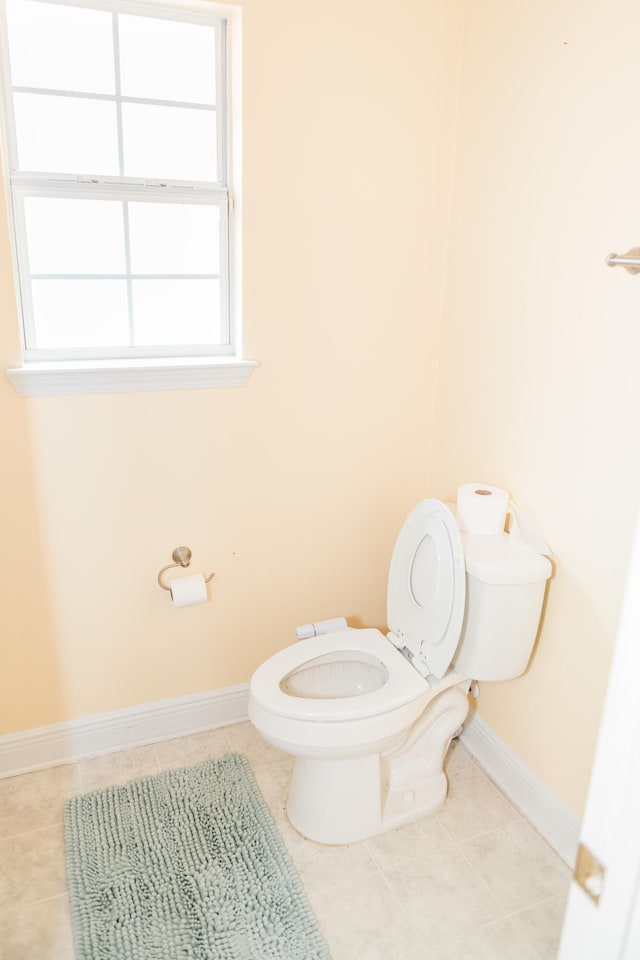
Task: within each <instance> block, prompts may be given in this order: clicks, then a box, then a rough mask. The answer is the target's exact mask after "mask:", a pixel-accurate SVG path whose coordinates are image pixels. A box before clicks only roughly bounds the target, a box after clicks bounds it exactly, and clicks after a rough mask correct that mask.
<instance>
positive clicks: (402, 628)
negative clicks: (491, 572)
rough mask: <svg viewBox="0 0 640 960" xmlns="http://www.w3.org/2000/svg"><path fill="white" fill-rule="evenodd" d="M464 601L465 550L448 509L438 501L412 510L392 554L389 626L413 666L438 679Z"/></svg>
mask: <svg viewBox="0 0 640 960" xmlns="http://www.w3.org/2000/svg"><path fill="white" fill-rule="evenodd" d="M464 601H465V563H464V550H463V546H462V540H461V537H460V531H459V530H458V525H457V523H456V521H455V518H454V517H453V514H452V513H451V511H450V510H449V509H448V507H447V506H446V505H445V504H444V503H443V502H442V501H441V500H422V501H421V502H420V503H419V504H418V505H417V507H414V509H413V510H412V511H411V513H410V514H409V516H408V517H407V519H406V520H405V523H404V526H403V527H402V530H401V531H400V533H399V535H398V539H397V540H396V545H395V547H394V550H393V555H392V557H391V568H390V570H389V582H388V591H387V620H388V624H389V629H390V630H391V631H392V633H394V634H395V636H396V637H397V638H398V640H399V641H400V646H406V647H408V649H409V650H410V651H411V653H412V654H413V658H414V659H413V662H414V666H416V668H417V669H418V670H420V672H421V673H424V674H425V676H428V675H431V676H434V677H437V678H438V679H440V678H441V677H443V676H444V674H445V673H446V672H447V670H448V668H449V665H450V663H451V661H452V659H453V656H454V654H455V652H456V647H457V646H458V640H459V639H460V632H461V630H462V621H463V619H464Z"/></svg>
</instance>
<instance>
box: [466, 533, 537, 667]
mask: <svg viewBox="0 0 640 960" xmlns="http://www.w3.org/2000/svg"><path fill="white" fill-rule="evenodd" d="M462 541H463V544H464V552H465V566H466V580H467V583H466V586H467V595H466V603H465V616H464V622H463V626H462V632H461V634H460V642H459V644H458V647H457V649H456V653H455V656H454V658H453V664H454V665H455V667H456V669H457V670H458V671H460V672H461V673H463V674H464V675H465V676H466V677H471V678H472V679H474V680H510V679H511V678H513V677H518V676H520V674H521V673H524V671H525V670H526V668H527V664H528V662H529V658H530V657H531V651H532V650H533V645H534V643H535V639H536V635H537V633H538V627H539V625H540V614H541V613H542V603H543V600H544V593H545V588H546V583H547V580H548V579H549V577H550V576H551V573H552V567H551V563H550V561H549V560H548V559H547V558H546V557H543V556H542V555H541V554H539V553H536V552H535V551H533V550H523V549H515V548H514V547H513V546H512V544H511V538H510V536H509V534H507V533H500V534H497V535H495V536H477V535H476V536H473V535H471V534H465V533H463V534H462Z"/></svg>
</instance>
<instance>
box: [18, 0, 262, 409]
mask: <svg viewBox="0 0 640 960" xmlns="http://www.w3.org/2000/svg"><path fill="white" fill-rule="evenodd" d="M65 2H66V3H69V4H70V5H75V6H85V5H87V6H88V5H89V4H88V3H87V4H85V3H84V2H83V0H65ZM90 5H91V6H94V7H95V6H104V7H105V8H107V9H113V6H114V5H117V0H116V4H114V3H113V0H104V2H103V3H101V2H100V0H98V2H97V3H95V2H92V3H91V4H90ZM138 5H139V7H140V10H141V12H142V10H143V9H144V7H145V6H147V7H158V6H162V7H163V8H165V9H167V10H168V11H170V10H171V9H174V10H176V11H190V12H192V13H203V14H205V15H207V16H212V15H213V16H219V17H224V18H225V19H226V21H227V57H226V65H227V76H226V87H227V110H228V121H229V122H228V137H227V158H226V161H227V171H228V185H229V219H230V230H229V261H230V264H229V295H230V299H231V301H232V304H233V306H232V310H231V316H230V324H231V327H232V330H231V335H232V343H234V344H235V352H234V353H233V354H229V355H218V356H206V357H203V356H184V357H180V356H172V357H149V358H136V359H104V360H60V361H53V360H52V361H40V360H24V359H23V362H22V364H21V365H20V366H16V367H11V368H9V369H7V371H6V373H7V376H8V377H9V380H10V381H11V383H12V384H13V386H14V387H15V389H16V391H17V393H18V394H19V395H20V396H25V397H35V396H50V395H61V394H86V393H122V392H130V391H136V392H137V391H146V390H185V389H207V388H211V387H235V386H244V385H245V384H246V383H247V381H248V379H249V377H250V375H251V373H252V372H253V370H254V369H255V368H256V367H257V366H259V362H258V361H257V360H249V359H246V358H245V357H244V356H243V355H242V321H241V317H242V300H241V295H242V268H241V259H240V258H241V252H242V237H241V211H242V203H241V178H240V172H241V169H242V125H241V117H240V110H239V107H240V104H241V102H242V50H241V31H240V27H241V22H242V10H241V8H240V7H236V6H231V5H222V4H217V3H213V2H209V0H168V2H167V0H138ZM0 53H1V54H2V57H3V59H4V60H5V62H7V61H6V54H7V51H6V50H4V49H3V50H1V51H0ZM5 109H6V106H3V110H5ZM2 131H3V132H2V154H3V158H4V163H3V182H4V189H5V197H6V203H7V215H8V220H9V223H11V222H12V219H13V216H14V212H13V205H12V196H11V186H10V182H9V165H8V163H7V157H8V155H9V154H8V146H7V142H6V132H5V131H6V124H5V123H3V124H2ZM9 234H10V244H11V253H12V261H13V270H14V277H16V278H17V276H18V263H17V256H16V249H15V233H14V230H13V229H12V228H11V227H10V228H9ZM18 313H19V314H20V311H19V310H18ZM18 323H19V325H20V328H21V340H22V350H23V358H24V349H25V348H24V334H23V332H22V321H21V318H20V316H18Z"/></svg>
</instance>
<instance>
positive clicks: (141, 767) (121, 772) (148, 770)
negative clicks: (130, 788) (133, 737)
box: [80, 744, 159, 793]
mask: <svg viewBox="0 0 640 960" xmlns="http://www.w3.org/2000/svg"><path fill="white" fill-rule="evenodd" d="M158 772H159V770H158V760H157V758H156V751H155V747H154V745H153V744H149V745H148V746H145V747H134V748H133V749H132V750H119V751H117V752H116V753H106V754H103V755H102V756H100V757H92V758H91V759H90V760H82V761H81V762H80V775H81V778H82V790H83V792H84V793H88V792H89V791H90V790H100V789H102V788H103V787H115V786H122V785H123V784H125V783H128V782H129V781H130V780H137V779H139V778H140V777H149V776H152V775H153V774H154V773H158Z"/></svg>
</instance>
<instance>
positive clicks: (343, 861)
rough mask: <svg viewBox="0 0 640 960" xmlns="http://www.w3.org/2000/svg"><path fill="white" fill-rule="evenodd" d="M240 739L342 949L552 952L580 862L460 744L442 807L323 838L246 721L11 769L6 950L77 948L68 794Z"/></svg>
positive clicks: (4, 821)
mask: <svg viewBox="0 0 640 960" xmlns="http://www.w3.org/2000/svg"><path fill="white" fill-rule="evenodd" d="M229 750H232V751H238V752H242V753H244V754H245V755H246V756H247V758H248V759H249V762H250V763H251V766H252V768H253V770H254V773H255V776H256V779H257V781H258V784H259V786H260V789H261V790H262V792H263V795H264V797H265V800H266V802H267V804H268V805H269V808H270V810H271V812H272V814H273V817H274V819H275V821H276V823H277V824H278V827H279V829H280V832H281V834H282V836H283V838H284V841H285V843H286V845H287V848H288V849H289V852H290V854H291V857H292V859H293V861H294V863H295V865H296V867H297V869H298V873H299V875H300V878H301V880H302V882H303V884H304V886H305V889H306V891H307V894H308V897H309V900H310V902H311V905H312V907H313V909H314V911H315V913H316V915H317V917H318V920H319V922H320V926H321V928H322V930H323V932H324V935H325V937H326V939H327V942H328V944H329V947H330V949H331V952H332V956H333V958H334V960H553V958H554V957H555V955H556V949H557V943H558V938H559V933H560V928H561V924H562V916H563V912H564V906H565V901H566V896H567V892H568V887H569V882H570V872H569V870H568V868H567V867H566V866H565V865H564V863H562V861H561V860H560V859H559V858H558V857H557V856H556V855H555V853H554V852H553V851H552V850H551V849H550V848H549V847H548V846H547V844H546V843H545V842H544V840H542V839H541V838H540V836H539V835H538V834H537V833H536V832H535V830H534V829H533V828H532V827H531V826H530V825H529V824H528V823H527V821H525V820H524V819H523V818H522V816H521V815H520V814H519V813H518V811H517V810H515V809H514V808H513V807H512V806H511V804H509V803H508V802H507V801H506V800H505V798H504V797H503V796H502V795H501V794H500V792H499V791H498V790H497V789H496V787H495V786H493V784H492V783H491V782H490V781H489V780H488V779H487V777H486V776H485V775H484V773H483V772H482V770H481V769H480V768H479V767H478V766H477V765H476V764H475V763H474V761H473V759H472V757H471V756H470V755H469V753H468V752H467V751H466V750H465V749H464V747H463V746H462V745H461V744H460V743H455V744H454V745H453V747H452V750H451V751H450V754H449V758H448V771H447V772H448V775H449V782H450V787H449V796H448V798H447V801H446V803H445V805H444V807H443V808H442V810H440V811H439V812H438V813H437V814H436V815H434V816H432V817H428V818H427V819H424V820H422V821H419V822H417V823H414V824H410V825H409V826H406V827H403V828H401V829H399V830H396V831H394V832H392V833H388V834H384V835H383V836H380V837H376V838H374V839H373V840H368V841H366V842H364V843H356V844H351V845H348V846H343V847H323V846H319V845H317V844H313V843H310V842H309V841H307V840H304V839H302V837H300V836H299V835H298V834H297V833H296V832H295V831H294V830H293V829H292V827H291V826H289V824H288V823H287V820H286V816H285V812H284V804H285V800H286V791H287V784H288V780H289V776H290V771H291V763H292V761H291V760H290V759H289V758H288V757H286V756H285V755H284V754H282V753H280V752H279V751H277V750H275V749H274V748H273V747H269V746H267V745H266V744H264V743H263V742H262V741H261V740H260V738H259V737H258V736H257V734H256V733H255V732H254V730H253V728H252V727H251V726H250V724H248V723H240V724H236V725H233V726H228V727H224V728H221V729H217V730H212V731H210V732H208V733H201V734H196V735H194V736H191V737H184V738H180V739H178V740H169V741H165V742H162V743H157V744H153V745H151V746H144V747H137V748H135V749H132V750H128V751H124V752H119V753H112V754H109V755H106V756H101V757H95V758H93V759H89V760H84V761H81V762H80V763H77V764H72V765H68V766H60V767H53V768H50V769H48V770H41V771H38V772H36V773H29V774H24V775H23V776H19V777H12V778H10V779H6V780H0V960H73V947H72V941H71V932H70V928H69V915H68V905H67V899H66V895H65V876H64V853H63V831H62V810H63V804H64V800H65V798H66V797H69V796H71V795H73V794H74V793H81V792H83V791H87V790H92V789H95V788H97V787H102V786H107V785H110V784H119V783H124V782H126V781H127V780H129V779H132V778H134V777H140V776H146V775H148V774H153V773H157V772H160V771H161V770H168V769H171V768H174V767H179V766H186V765H189V764H191V763H198V762H199V761H202V760H206V759H209V758H212V757H216V756H220V755H221V754H223V753H226V752H228V751H229ZM247 960H248V958H247Z"/></svg>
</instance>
